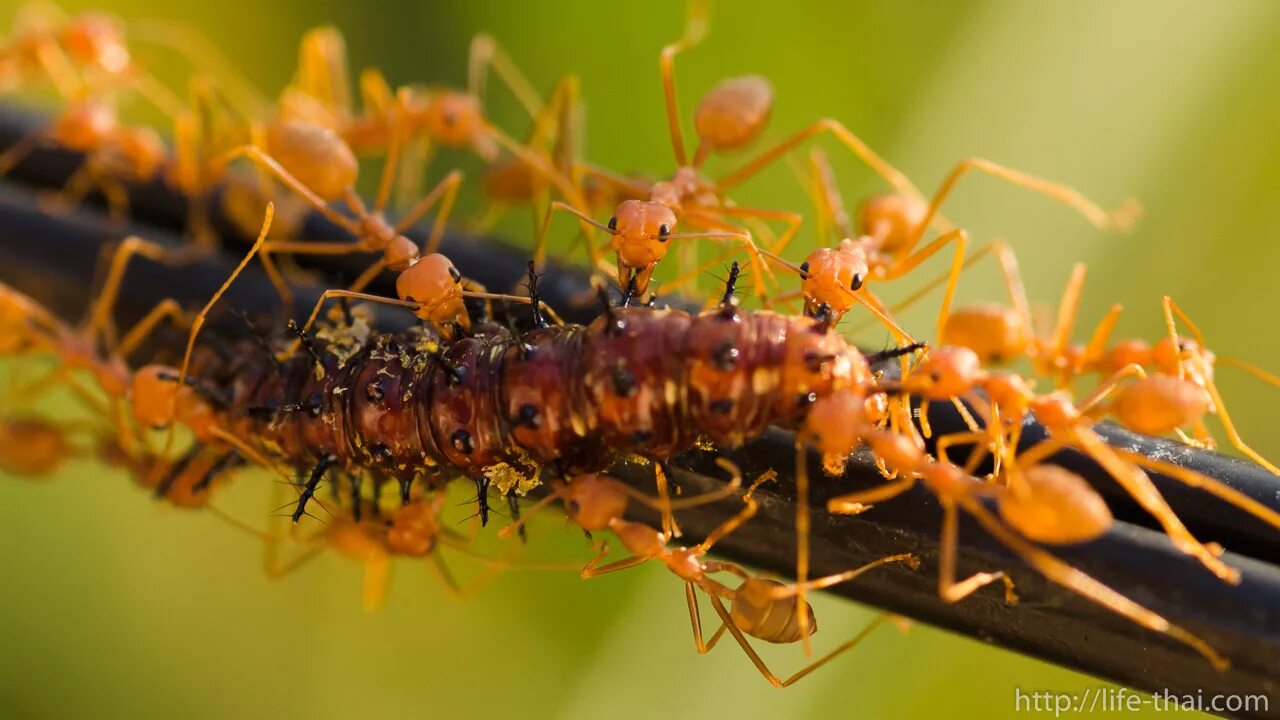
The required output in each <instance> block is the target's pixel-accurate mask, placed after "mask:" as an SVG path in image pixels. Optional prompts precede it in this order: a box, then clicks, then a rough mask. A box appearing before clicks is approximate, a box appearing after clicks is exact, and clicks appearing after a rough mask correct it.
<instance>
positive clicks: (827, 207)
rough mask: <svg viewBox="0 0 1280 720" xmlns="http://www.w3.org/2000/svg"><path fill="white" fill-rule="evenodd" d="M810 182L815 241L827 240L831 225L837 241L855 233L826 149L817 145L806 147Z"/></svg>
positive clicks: (781, 249)
mask: <svg viewBox="0 0 1280 720" xmlns="http://www.w3.org/2000/svg"><path fill="white" fill-rule="evenodd" d="M809 184H810V192H811V194H812V195H813V206H814V209H815V210H817V213H816V217H815V218H814V223H815V225H816V226H817V235H818V245H823V244H825V243H826V241H827V239H828V237H829V235H830V233H831V229H833V228H834V230H835V234H836V236H837V237H836V238H835V239H836V241H837V242H838V241H840V240H842V239H844V238H853V237H856V236H857V234H856V233H855V232H854V230H853V221H852V220H851V219H850V216H849V211H848V210H847V209H846V208H845V204H844V197H843V196H842V195H841V194H840V188H839V187H838V186H837V185H836V176H835V173H834V172H833V171H832V170H831V162H830V161H829V160H828V159H827V153H826V152H825V151H824V150H823V149H822V148H820V147H815V148H812V149H810V150H809ZM785 249H786V248H785V247H782V248H774V250H773V251H774V252H776V253H781V252H782V251H783V250H785Z"/></svg>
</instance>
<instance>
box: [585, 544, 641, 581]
mask: <svg viewBox="0 0 1280 720" xmlns="http://www.w3.org/2000/svg"><path fill="white" fill-rule="evenodd" d="M607 552H609V548H608V547H604V546H601V548H600V552H599V553H598V554H597V555H596V556H595V558H593V559H592V560H591V562H589V563H587V564H586V566H585V567H583V568H582V572H581V573H579V574H580V575H581V576H582V578H583V579H584V580H585V579H587V578H593V577H596V576H598V575H606V574H608V573H611V572H618V571H619V570H626V569H627V568H633V567H635V566H637V565H643V564H644V563H645V562H647V561H648V560H649V558H647V557H645V556H643V555H632V556H631V557H629V558H624V559H622V560H618V561H616V562H611V563H609V564H608V565H600V564H599V563H600V561H601V560H602V559H604V556H605V553H607Z"/></svg>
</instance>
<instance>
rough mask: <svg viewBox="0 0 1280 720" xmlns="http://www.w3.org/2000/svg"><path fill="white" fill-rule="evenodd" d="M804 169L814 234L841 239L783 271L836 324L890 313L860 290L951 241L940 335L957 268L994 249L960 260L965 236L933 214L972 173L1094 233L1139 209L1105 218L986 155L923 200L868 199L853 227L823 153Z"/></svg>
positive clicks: (811, 307) (1066, 192)
mask: <svg viewBox="0 0 1280 720" xmlns="http://www.w3.org/2000/svg"><path fill="white" fill-rule="evenodd" d="M810 165H811V175H812V179H811V181H812V186H813V187H812V190H813V194H814V198H815V205H816V207H817V210H818V217H819V218H820V222H819V227H820V235H819V237H821V238H824V239H825V237H826V233H827V232H828V231H829V230H834V231H835V232H836V233H837V235H838V236H839V237H840V238H841V239H840V242H839V245H838V246H836V247H834V248H833V247H819V248H817V249H815V250H813V251H812V252H811V253H809V255H808V256H807V257H806V258H805V260H804V262H802V263H801V264H800V265H798V266H791V265H789V264H788V266H789V267H792V268H793V269H794V270H796V271H797V272H799V273H800V276H801V289H800V291H799V292H798V293H797V294H798V295H799V296H800V297H802V298H803V299H804V309H805V312H806V313H808V314H813V313H815V312H817V310H818V308H820V307H822V306H823V305H826V306H828V307H830V308H831V312H833V313H834V315H835V317H836V318H837V319H839V318H841V317H843V316H844V314H845V313H847V312H848V311H849V310H851V309H852V308H853V306H854V305H855V304H856V303H861V304H863V305H866V306H867V307H869V308H873V309H874V310H876V311H878V313H877V316H879V315H886V316H887V315H889V313H890V311H889V310H888V309H887V308H886V306H885V305H884V303H883V302H882V301H881V300H880V299H879V298H878V297H877V296H876V295H875V293H873V292H872V291H871V290H870V288H868V287H866V283H867V282H869V281H876V282H887V281H891V280H896V279H898V278H901V277H904V276H906V275H907V274H909V273H910V272H911V271H912V270H914V269H915V268H916V267H918V266H919V265H920V264H921V263H923V262H924V261H925V260H928V259H929V258H930V257H932V256H933V255H935V254H937V253H938V252H939V251H941V250H942V249H943V248H944V247H946V246H947V245H948V244H949V243H954V244H955V251H954V259H953V261H952V263H951V268H950V271H949V272H948V273H947V275H946V280H945V282H946V290H945V292H944V295H943V300H942V304H941V306H940V309H939V316H938V325H939V331H940V332H941V329H942V325H943V324H944V322H946V321H947V319H948V317H949V315H950V308H951V303H952V301H953V298H954V297H955V291H956V285H957V283H958V281H959V276H960V273H961V271H962V270H963V269H964V268H965V266H966V265H967V264H969V263H971V262H973V261H974V260H976V259H977V258H978V257H979V256H981V255H983V254H986V253H987V252H990V251H991V250H992V249H994V248H993V247H992V246H988V247H985V248H983V249H981V250H980V251H979V252H978V253H975V255H974V257H971V258H969V259H968V260H967V261H966V259H965V250H966V246H967V243H968V234H967V233H966V232H965V231H964V230H961V229H958V228H951V227H950V223H948V222H947V221H946V220H945V219H943V218H942V217H941V215H940V214H939V211H940V209H941V207H942V205H943V203H944V202H945V201H946V200H947V198H948V197H949V196H950V194H951V192H952V191H953V190H954V189H955V186H956V184H957V183H958V182H959V181H960V179H961V178H962V177H963V176H964V175H965V174H966V173H967V172H969V171H970V170H979V171H982V172H985V173H987V174H989V175H992V176H994V177H996V178H998V179H1000V180H1003V181H1005V182H1008V183H1011V184H1014V185H1017V186H1020V187H1024V188H1027V189H1029V190H1032V191H1034V192H1038V193H1040V194H1042V195H1045V196H1047V197H1049V198H1051V199H1053V200H1056V201H1058V202H1060V203H1063V204H1065V205H1067V206H1069V207H1071V208H1073V209H1075V210H1076V211H1078V212H1079V213H1081V214H1082V215H1083V216H1084V217H1085V218H1086V219H1088V220H1089V221H1090V222H1091V223H1093V225H1094V226H1096V227H1098V228H1102V229H1109V228H1118V229H1122V230H1127V229H1128V228H1129V227H1130V226H1131V225H1132V223H1133V222H1134V220H1135V219H1136V217H1137V212H1138V210H1137V206H1136V203H1134V202H1133V201H1130V202H1128V203H1126V204H1125V205H1123V206H1122V207H1121V208H1120V209H1119V210H1116V211H1115V212H1113V213H1107V212H1105V211H1104V210H1102V209H1101V208H1100V207H1098V206H1097V205H1096V204H1095V203H1093V202H1092V201H1090V200H1089V199H1088V198H1086V197H1084V196H1083V195H1081V194H1080V193H1079V192H1078V191H1076V190H1075V189H1073V188H1071V187H1068V186H1066V185H1061V184H1059V183H1055V182H1051V181H1048V180H1045V179H1042V178H1039V177H1036V176H1033V175H1029V174H1027V173H1023V172H1021V171H1018V170H1014V169H1012V168H1008V167H1005V166H1003V165H999V164H996V163H993V162H991V161H990V160H986V159H984V158H969V159H967V160H964V161H962V162H960V163H959V164H957V165H956V166H955V167H954V168H953V169H952V170H951V172H949V173H948V174H947V176H946V178H945V179H944V180H943V182H942V184H941V185H940V186H939V188H938V190H937V192H935V193H934V195H933V198H932V199H931V200H930V201H929V202H928V203H926V202H925V201H924V199H923V198H922V197H921V196H920V195H919V193H918V192H910V193H907V192H901V191H900V192H898V193H895V194H887V195H874V196H871V197H869V198H867V199H866V200H865V201H863V203H862V204H861V206H860V207H859V212H858V225H857V227H856V228H855V227H854V226H853V224H852V223H851V222H850V218H849V215H848V213H847V212H846V211H845V210H844V202H843V200H842V198H841V196H840V192H839V190H838V189H837V188H836V186H835V180H834V175H833V173H832V172H831V168H830V165H829V163H828V162H827V160H826V156H825V154H823V153H821V152H820V151H818V150H815V151H814V152H813V153H811V155H810ZM935 223H937V224H941V226H942V227H944V228H947V229H946V230H945V231H944V232H943V233H942V234H941V235H939V236H938V237H937V238H935V239H934V240H933V241H931V242H930V243H929V244H927V245H925V246H924V247H922V248H919V249H918V250H917V249H916V248H917V246H919V244H920V242H921V241H922V240H923V238H924V235H925V232H926V231H927V229H928V228H929V227H930V226H931V225H933V224H935ZM786 239H788V240H789V239H790V238H786ZM785 249H786V245H785V244H784V243H781V242H780V243H779V244H778V245H777V246H776V247H774V248H773V251H774V252H775V253H781V252H782V251H783V250H785ZM1006 254H1007V249H1006ZM779 262H780V261H779ZM930 285H932V283H931V284H930ZM785 297H786V296H784V298H783V299H785Z"/></svg>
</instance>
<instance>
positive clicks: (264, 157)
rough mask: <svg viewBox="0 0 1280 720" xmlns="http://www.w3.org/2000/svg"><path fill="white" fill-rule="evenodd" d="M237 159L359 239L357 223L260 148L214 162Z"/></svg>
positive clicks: (238, 151)
mask: <svg viewBox="0 0 1280 720" xmlns="http://www.w3.org/2000/svg"><path fill="white" fill-rule="evenodd" d="M238 157H247V158H249V159H250V160H252V161H254V163H256V164H257V165H259V166H260V167H262V168H263V169H265V170H266V171H267V172H269V173H270V174H271V175H273V176H275V178H276V179H277V180H279V181H280V182H282V183H284V184H285V186H286V187H288V188H289V189H290V190H292V191H293V192H294V193H295V194H296V195H297V196H298V197H300V198H302V199H303V200H305V201H306V202H307V204H309V205H311V207H313V208H315V210H316V212H319V213H320V214H321V215H324V216H325V219H327V220H329V221H330V222H332V223H333V224H335V225H337V226H338V227H340V228H342V229H343V230H346V231H347V232H348V233H350V234H351V235H353V236H355V237H360V235H361V228H360V224H359V223H357V222H356V221H354V220H352V219H351V218H349V217H347V216H345V215H343V214H342V213H340V212H338V211H337V210H334V209H333V207H331V206H330V205H329V203H327V202H325V201H324V200H322V199H321V198H320V196H319V195H316V194H315V191H313V190H312V189H311V188H309V187H307V186H306V185H304V184H303V183H302V181H301V180H299V179H298V178H296V177H294V176H293V174H292V173H290V172H289V171H288V170H286V169H284V166H283V165H281V164H280V163H279V162H278V161H276V159H275V158H273V157H271V156H270V155H268V154H267V153H265V152H263V151H262V149H261V148H258V147H256V146H254V145H241V146H239V147H236V148H233V149H231V150H230V151H228V152H226V153H224V154H222V155H221V156H219V158H218V159H217V161H216V162H217V163H219V164H225V163H229V162H231V161H232V160H234V159H236V158H238Z"/></svg>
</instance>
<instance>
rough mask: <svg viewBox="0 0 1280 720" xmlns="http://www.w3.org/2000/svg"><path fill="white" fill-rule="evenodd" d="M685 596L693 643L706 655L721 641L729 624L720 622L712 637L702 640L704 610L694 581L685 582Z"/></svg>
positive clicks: (701, 653)
mask: <svg viewBox="0 0 1280 720" xmlns="http://www.w3.org/2000/svg"><path fill="white" fill-rule="evenodd" d="M684 597H685V600H686V601H687V602H688V603H689V622H690V624H692V625H693V645H694V647H696V648H697V649H698V654H700V655H705V654H706V653H709V652H711V650H712V648H714V647H715V646H716V644H717V643H719V642H720V638H722V637H724V632H725V630H726V629H727V627H728V626H727V625H725V624H724V623H721V624H720V627H719V628H718V629H717V630H716V632H715V634H714V635H712V636H711V639H710V640H708V641H706V642H703V641H702V612H701V611H700V609H699V608H698V591H697V589H696V588H694V586H693V583H691V582H688V581H686V582H685V584H684Z"/></svg>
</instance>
